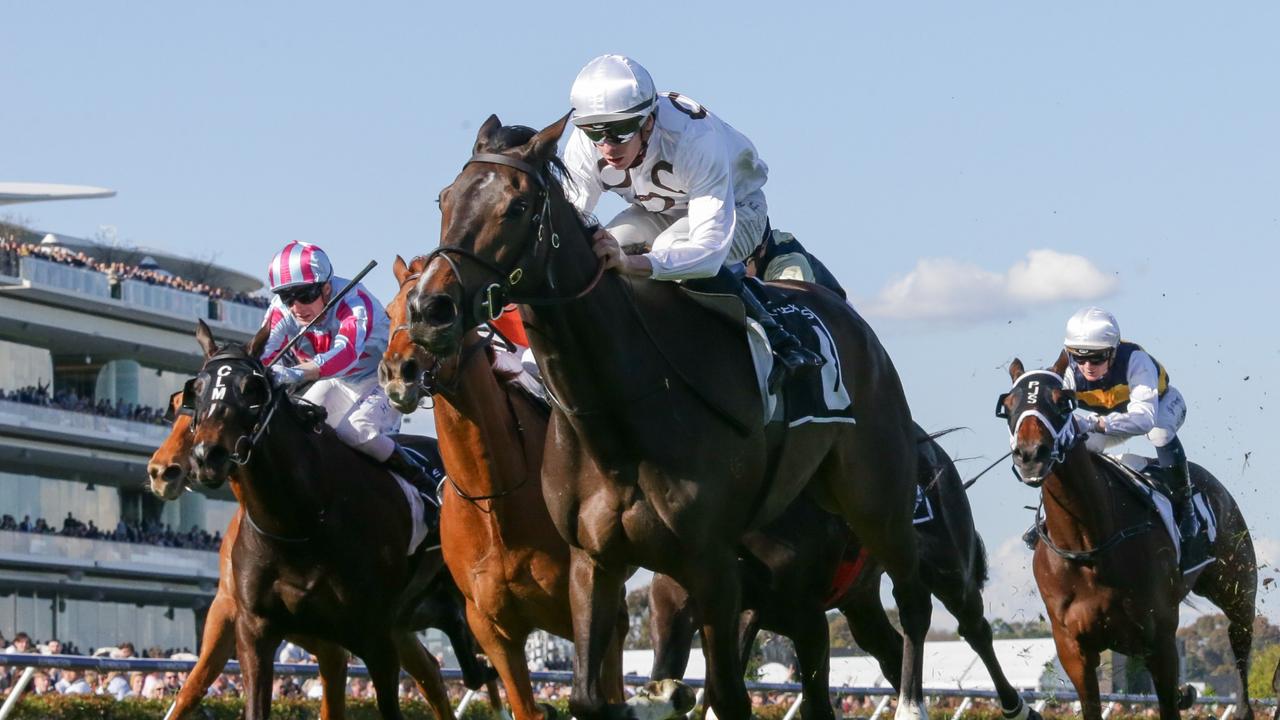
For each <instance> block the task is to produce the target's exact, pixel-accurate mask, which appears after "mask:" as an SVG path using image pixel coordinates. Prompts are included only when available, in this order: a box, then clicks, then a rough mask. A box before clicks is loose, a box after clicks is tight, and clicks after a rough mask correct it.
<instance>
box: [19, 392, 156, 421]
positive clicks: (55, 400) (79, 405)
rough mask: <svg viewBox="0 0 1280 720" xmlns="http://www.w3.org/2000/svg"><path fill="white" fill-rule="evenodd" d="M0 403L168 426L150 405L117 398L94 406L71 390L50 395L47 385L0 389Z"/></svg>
mask: <svg viewBox="0 0 1280 720" xmlns="http://www.w3.org/2000/svg"><path fill="white" fill-rule="evenodd" d="M0 400H8V401H10V402H18V403H23V404H25V405H40V406H42V407H51V408H57V409H59V410H68V411H70V412H78V413H87V414H90V415H98V416H100V417H109V418H115V419H117V420H132V421H134V422H140V423H148V424H151V425H169V424H170V423H169V421H168V420H165V417H164V416H165V411H164V410H160V409H158V408H153V407H151V406H149V405H139V404H137V403H130V402H125V401H124V400H122V399H120V398H116V401H115V402H114V403H113V402H111V401H110V400H107V399H105V398H103V399H101V400H98V401H97V402H94V400H93V399H92V398H86V397H80V396H79V395H78V394H76V392H75V391H74V390H59V391H57V392H53V393H51V392H49V386H48V385H28V386H26V387H24V388H19V389H17V390H7V391H6V390H4V389H3V388H0Z"/></svg>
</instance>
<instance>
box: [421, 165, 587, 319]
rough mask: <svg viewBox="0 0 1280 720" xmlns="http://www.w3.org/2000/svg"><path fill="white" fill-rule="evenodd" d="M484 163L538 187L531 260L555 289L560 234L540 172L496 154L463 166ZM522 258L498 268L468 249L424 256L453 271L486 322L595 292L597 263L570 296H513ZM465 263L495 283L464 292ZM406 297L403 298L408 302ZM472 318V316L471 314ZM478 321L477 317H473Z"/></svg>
mask: <svg viewBox="0 0 1280 720" xmlns="http://www.w3.org/2000/svg"><path fill="white" fill-rule="evenodd" d="M473 163H484V164H490V165H505V166H507V167H510V168H514V169H516V170H519V171H520V172H522V173H524V174H525V175H528V176H529V178H530V179H532V180H533V182H534V184H535V185H537V186H538V194H539V196H540V197H539V199H538V200H537V201H536V204H540V205H541V209H539V210H538V212H536V213H534V215H533V217H532V218H531V219H530V227H531V228H532V227H536V228H537V239H536V245H535V253H534V254H535V258H542V260H541V263H540V265H541V266H542V268H543V269H544V270H543V274H544V277H545V278H546V280H547V284H548V286H549V287H550V288H551V289H552V290H553V291H554V290H555V279H554V278H553V277H552V275H551V269H550V268H551V253H553V252H555V251H556V250H558V249H559V248H560V234H559V233H558V232H556V229H555V226H554V224H553V222H552V218H551V192H550V188H549V187H548V181H547V178H546V177H545V175H544V173H543V171H541V170H539V169H538V168H536V167H534V166H533V165H531V164H529V163H527V162H525V161H523V160H520V159H518V158H514V157H511V156H510V155H502V154H499V153H476V154H475V155H472V156H471V158H470V159H469V160H467V162H466V163H464V164H463V167H464V168H465V167H466V166H467V165H471V164H473ZM523 256H524V253H521V254H520V256H518V257H517V258H516V261H515V262H514V263H513V264H512V267H510V268H503V267H500V266H499V265H498V264H497V263H494V262H492V261H490V260H488V259H486V258H483V257H481V256H480V255H478V254H476V253H475V252H473V251H471V250H467V249H465V248H460V247H454V246H448V247H446V246H444V245H441V246H440V247H437V248H436V249H435V250H432V251H431V252H430V253H429V254H428V255H427V256H426V262H427V265H430V264H431V262H432V261H433V260H435V259H436V258H442V259H443V260H444V261H445V262H447V263H448V264H449V269H450V270H452V271H453V274H454V277H456V278H457V279H458V285H459V287H461V289H462V295H463V297H464V298H469V299H470V298H474V299H475V300H474V306H478V307H479V308H481V309H483V310H484V313H485V316H486V318H485V319H487V320H488V321H489V322H492V321H494V320H497V319H498V316H499V315H501V314H502V308H503V307H505V306H506V305H508V304H510V303H517V304H520V305H563V304H565V303H569V302H573V301H574V300H579V299H581V298H583V297H585V296H586V295H587V294H588V293H590V292H591V291H592V290H594V289H595V287H596V285H597V284H599V282H600V278H601V277H603V276H604V263H603V262H600V263H597V267H596V271H595V274H594V275H593V276H592V278H591V280H590V281H588V282H587V284H586V285H585V286H584V287H583V288H582V289H581V290H579V291H577V292H575V293H573V294H570V295H555V296H552V297H544V296H529V295H526V296H517V295H516V294H515V289H516V286H517V285H518V284H519V283H520V281H521V280H523V279H524V276H525V271H524V269H523V268H522V267H521V266H520V259H521V258H522V257H523ZM460 259H461V260H469V261H471V262H473V263H475V264H477V265H479V266H480V267H482V268H484V270H485V271H486V272H487V273H489V274H490V275H491V276H493V277H494V278H496V281H494V282H490V283H489V284H487V285H485V286H484V287H483V288H481V289H480V290H478V291H476V292H475V293H471V292H468V290H467V287H466V284H465V283H463V281H462V273H461V269H460V268H459V265H458V261H459V260H460ZM408 299H410V298H406V300H408ZM471 309H472V308H471V307H468V308H464V310H465V311H467V312H469V313H470V312H471ZM472 314H473V315H474V313H472ZM477 319H479V318H477Z"/></svg>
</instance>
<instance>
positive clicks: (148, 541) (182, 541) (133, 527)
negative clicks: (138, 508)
mask: <svg viewBox="0 0 1280 720" xmlns="http://www.w3.org/2000/svg"><path fill="white" fill-rule="evenodd" d="M0 530H11V531H13V532H23V533H37V534H42V535H61V536H63V537H78V538H86V539H89V540H112V541H114V542H126V543H133V544H135V545H158V546H160V547H171V548H185V549H187V550H209V551H213V552H217V551H218V548H219V546H221V545H222V533H220V532H214V533H213V534H212V535H210V534H209V533H208V532H205V531H204V530H202V529H200V528H198V527H195V526H194V525H193V526H192V527H191V529H190V530H188V531H187V532H180V531H179V532H175V531H174V529H173V528H172V527H170V526H169V525H165V524H161V523H159V522H143V523H141V524H138V523H127V522H125V521H124V520H121V521H120V522H118V523H116V526H115V529H113V530H105V529H103V528H100V527H98V526H97V525H96V524H95V523H94V522H93V521H92V520H90V521H89V522H87V523H86V522H82V521H80V520H78V519H76V518H74V517H72V516H71V513H67V516H66V517H65V518H63V520H62V528H61V529H58V528H55V527H54V526H53V525H50V524H49V522H48V521H47V520H45V519H44V518H36V519H35V520H32V519H31V516H30V515H25V516H23V518H22V520H21V521H19V520H18V519H17V518H15V517H14V516H13V515H9V514H7V513H6V514H5V515H3V516H0Z"/></svg>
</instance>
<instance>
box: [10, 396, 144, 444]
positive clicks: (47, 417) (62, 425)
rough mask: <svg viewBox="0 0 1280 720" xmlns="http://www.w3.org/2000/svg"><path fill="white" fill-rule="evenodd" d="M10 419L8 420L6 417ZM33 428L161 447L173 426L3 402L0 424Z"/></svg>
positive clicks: (11, 401)
mask: <svg viewBox="0 0 1280 720" xmlns="http://www.w3.org/2000/svg"><path fill="white" fill-rule="evenodd" d="M6 416H7V417H6ZM6 421H7V422H9V423H10V424H17V425H29V424H30V423H32V422H35V423H40V424H43V425H49V426H53V427H54V428H56V429H58V430H62V431H65V430H68V429H74V430H91V431H93V432H95V433H102V434H104V435H106V436H109V437H115V438H120V439H125V440H132V441H134V442H138V443H142V444H150V445H159V444H160V443H161V442H162V441H164V439H165V438H167V437H169V426H167V425H151V424H149V423H142V422H135V421H133V420H121V419H119V418H113V417H106V416H104V415H93V414H90V413H83V412H75V411H73V410H63V409H62V408H57V407H47V406H44V405H28V404H27V403H20V402H16V401H13V400H0V423H4V422H6Z"/></svg>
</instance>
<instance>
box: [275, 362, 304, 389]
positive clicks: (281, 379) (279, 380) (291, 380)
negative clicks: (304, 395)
mask: <svg viewBox="0 0 1280 720" xmlns="http://www.w3.org/2000/svg"><path fill="white" fill-rule="evenodd" d="M271 379H272V380H274V381H275V384H276V385H297V384H298V383H300V382H302V381H303V380H305V379H306V374H305V373H303V372H302V368H299V367H285V366H284V365H272V366H271Z"/></svg>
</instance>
